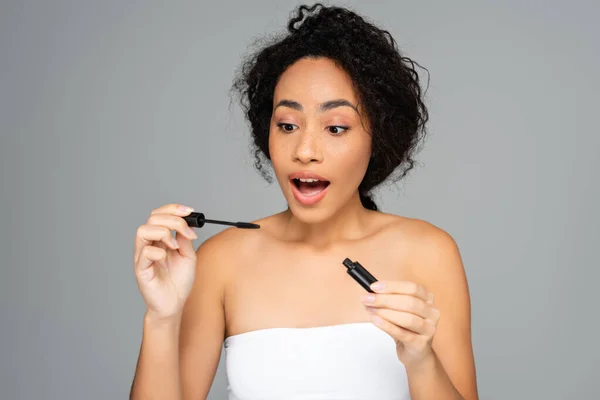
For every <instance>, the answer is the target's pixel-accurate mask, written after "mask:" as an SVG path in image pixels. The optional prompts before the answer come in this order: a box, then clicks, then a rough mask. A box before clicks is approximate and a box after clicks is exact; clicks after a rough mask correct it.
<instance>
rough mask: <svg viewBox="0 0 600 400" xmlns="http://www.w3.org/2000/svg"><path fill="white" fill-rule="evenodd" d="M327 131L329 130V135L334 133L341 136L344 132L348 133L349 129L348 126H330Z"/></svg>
mask: <svg viewBox="0 0 600 400" xmlns="http://www.w3.org/2000/svg"><path fill="white" fill-rule="evenodd" d="M327 130H329V133H333V134H334V135H339V134H340V133H342V131H347V130H348V127H347V126H339V125H337V126H328V127H327Z"/></svg>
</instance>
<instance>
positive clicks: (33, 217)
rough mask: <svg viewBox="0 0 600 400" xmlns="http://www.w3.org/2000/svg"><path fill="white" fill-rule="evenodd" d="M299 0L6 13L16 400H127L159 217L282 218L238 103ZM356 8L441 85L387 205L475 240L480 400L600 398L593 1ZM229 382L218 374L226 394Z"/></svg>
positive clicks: (6, 307) (8, 240)
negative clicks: (257, 60)
mask: <svg viewBox="0 0 600 400" xmlns="http://www.w3.org/2000/svg"><path fill="white" fill-rule="evenodd" d="M295 4H296V3H295V2H292V1H281V0H269V1H266V0H262V1H256V0H255V1H251V2H229V3H228V2H218V3H202V2H161V1H126V2H125V1H115V0H111V1H102V2H100V1H96V2H91V1H53V2H44V1H37V2H34V1H19V2H17V1H12V2H10V1H8V2H7V1H3V2H2V3H1V5H0V57H1V68H0V132H1V143H0V163H1V164H0V166H1V169H0V171H1V179H2V181H1V186H0V188H1V189H0V190H1V191H0V205H1V207H0V226H1V233H2V238H1V240H0V256H1V258H0V260H1V261H0V263H1V267H2V278H0V285H1V287H0V311H1V315H0V338H1V340H0V367H1V371H0V397H1V398H2V399H11V400H12V399H37V398H45V399H119V398H120V399H123V398H126V397H127V393H128V391H129V385H130V383H131V379H132V377H133V372H134V368H135V363H136V360H137V355H138V350H139V344H140V338H141V327H142V315H143V311H144V305H143V303H142V300H141V297H140V296H139V294H138V291H137V287H136V283H135V279H134V276H133V265H132V252H133V238H134V235H135V230H136V228H137V226H138V225H139V224H141V223H143V222H144V221H145V219H146V217H147V215H148V213H149V212H150V210H151V209H152V208H154V207H157V206H159V205H161V204H163V203H167V202H181V203H184V204H189V205H192V206H194V207H196V208H197V209H199V210H201V211H203V212H205V213H206V214H207V215H209V216H211V217H215V218H230V219H232V220H250V219H254V218H259V217H261V216H264V215H267V214H271V213H274V212H277V211H280V210H281V209H282V207H284V206H285V202H284V199H283V197H282V196H281V194H280V192H279V189H278V188H277V187H276V186H275V185H273V186H269V185H268V184H267V183H266V182H264V181H263V180H262V178H261V177H260V175H259V174H258V173H257V172H255V170H254V169H253V167H252V158H251V155H250V153H249V152H248V150H247V145H248V143H249V142H248V133H247V128H246V125H245V122H244V121H243V120H242V119H241V113H240V111H239V108H238V107H237V105H236V104H235V103H234V105H233V106H232V107H231V109H230V104H229V101H230V98H229V95H228V90H229V87H230V83H231V79H232V78H233V74H234V71H235V69H236V68H237V66H238V65H239V62H240V57H241V55H243V54H244V53H245V52H246V51H247V48H248V47H247V46H248V45H249V44H250V43H251V42H252V39H253V38H254V37H256V36H257V35H262V34H265V33H267V34H270V33H274V32H277V31H280V30H281V29H282V28H283V25H284V23H285V21H286V19H287V16H288V13H289V11H290V10H291V9H292V8H293V6H294V5H295ZM346 4H350V5H351V6H353V7H354V8H355V9H356V10H357V11H359V12H361V13H363V14H365V15H366V16H368V17H369V18H371V19H372V20H374V21H376V22H377V23H379V24H380V25H382V26H383V27H385V28H387V29H388V30H389V31H390V32H391V33H392V34H393V35H394V37H395V38H396V39H397V41H398V42H399V44H400V45H401V46H402V48H403V49H404V50H405V51H406V52H407V54H408V55H409V56H411V57H414V58H415V59H416V60H417V61H419V62H420V63H421V64H423V65H424V66H425V67H427V68H428V69H429V71H430V73H431V85H430V88H429V91H428V102H429V104H430V107H431V122H430V125H429V130H430V136H429V140H428V142H427V144H426V147H425V149H424V150H423V151H422V152H421V153H420V156H419V161H420V165H419V166H418V167H417V169H415V170H413V172H412V173H411V175H410V177H409V178H408V179H407V180H406V181H405V182H403V183H402V184H400V185H397V186H393V187H384V188H383V189H382V190H381V191H380V192H379V196H378V201H379V204H380V205H381V206H382V208H383V210H385V211H388V212H394V213H400V214H404V215H408V216H414V217H418V218H423V219H426V220H429V221H431V222H433V223H435V224H436V225H438V226H440V227H442V228H444V229H446V230H447V231H448V232H449V233H450V234H452V235H453V236H454V238H455V239H456V240H457V242H458V243H459V246H460V247H461V251H462V255H463V258H464V263H465V268H466V270H467V274H468V278H469V283H470V288H471V295H472V303H473V342H474V350H475V356H476V362H477V371H478V382H479V388H480V395H481V398H482V399H508V398H510V399H566V398H579V399H591V398H597V397H595V396H598V393H600V391H599V389H598V383H597V381H598V378H599V377H600V373H599V372H600V371H599V367H598V362H599V361H600V351H599V348H598V347H599V346H598V344H597V342H596V341H597V339H598V337H599V334H600V329H599V324H598V315H599V313H598V304H599V302H598V297H597V293H598V292H597V290H596V288H597V282H598V281H599V279H600V274H599V272H598V266H599V262H598V255H597V250H598V246H599V244H600V243H599V242H600V241H599V239H600V234H599V228H598V223H599V222H600V221H599V216H600V215H599V212H598V208H597V206H598V204H600V195H599V190H598V182H599V179H598V177H597V175H598V172H599V171H600V161H599V157H598V151H599V150H600V139H599V138H600V135H599V134H598V133H599V132H598V106H599V102H598V92H599V90H600V78H599V77H598V71H599V70H600V51H599V49H598V37H599V36H600V28H599V27H598V24H597V15H598V11H599V6H598V3H597V2H594V1H588V2H584V1H579V2H572V1H571V2H568V1H563V2H547V1H538V2H534V1H515V0H513V1H502V2H479V1H470V2H467V1H454V2H447V1H435V2H434V1H432V2H399V1H371V2H368V3H367V2H358V1H355V2H350V3H346ZM424 77H426V76H425V75H424ZM218 230H220V228H215V227H206V228H205V229H203V230H201V231H199V235H200V238H199V240H198V243H197V244H200V242H201V241H202V240H203V239H205V238H206V237H208V236H209V235H212V234H214V233H216V232H217V231H218ZM225 385H226V378H225V375H224V365H223V363H222V364H221V365H220V367H219V371H218V373H217V378H216V380H215V382H214V385H213V388H212V390H211V396H210V398H211V399H223V398H225ZM594 394H595V395H594Z"/></svg>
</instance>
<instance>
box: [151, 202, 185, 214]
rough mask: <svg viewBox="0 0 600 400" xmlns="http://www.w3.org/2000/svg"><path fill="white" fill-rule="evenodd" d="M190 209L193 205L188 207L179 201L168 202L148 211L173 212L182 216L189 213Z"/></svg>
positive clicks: (155, 212)
mask: <svg viewBox="0 0 600 400" xmlns="http://www.w3.org/2000/svg"><path fill="white" fill-rule="evenodd" d="M192 211H194V208H193V207H189V206H186V205H183V204H179V203H170V204H165V205H163V206H160V207H158V208H155V209H154V210H152V211H151V212H150V214H151V215H152V214H173V215H179V216H182V217H183V216H186V215H189V214H190V213H191V212H192Z"/></svg>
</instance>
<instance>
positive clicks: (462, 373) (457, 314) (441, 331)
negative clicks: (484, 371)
mask: <svg viewBox="0 0 600 400" xmlns="http://www.w3.org/2000/svg"><path fill="white" fill-rule="evenodd" d="M391 221H392V222H391V223H390V224H389V226H388V232H389V234H390V235H389V236H390V237H393V238H395V239H393V240H401V241H403V242H404V243H406V244H407V245H408V246H402V247H405V248H409V249H410V251H409V252H408V256H407V258H408V260H407V261H408V263H409V264H410V274H409V275H410V276H411V277H412V278H410V279H411V280H412V281H413V282H415V283H417V284H420V285H422V286H424V287H425V289H426V290H427V291H428V292H431V293H432V294H433V295H434V306H435V307H436V308H437V309H438V311H439V312H440V316H441V317H440V320H439V323H438V326H437V330H436V334H435V337H434V339H433V344H432V346H433V349H434V350H435V353H436V355H437V357H438V359H439V360H440V362H441V363H442V365H443V367H444V369H445V371H446V372H447V374H448V376H449V377H450V379H451V381H452V383H453V384H454V386H455V387H456V389H457V390H458V391H459V392H460V393H461V394H462V395H463V397H464V398H467V399H477V398H478V397H477V383H476V372H475V361H474V356H473V348H472V343H471V300H470V294H469V287H468V283H467V277H466V273H465V268H464V266H463V262H462V257H461V254H460V251H459V248H458V245H457V243H456V241H455V240H454V238H453V237H452V236H451V235H450V234H449V233H448V232H447V231H445V230H444V229H442V228H440V227H438V226H435V225H434V224H432V223H430V222H427V221H424V220H419V219H411V218H405V217H398V218H391Z"/></svg>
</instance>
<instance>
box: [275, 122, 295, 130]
mask: <svg viewBox="0 0 600 400" xmlns="http://www.w3.org/2000/svg"><path fill="white" fill-rule="evenodd" d="M277 126H278V127H279V129H280V130H282V131H284V132H292V131H293V130H294V128H295V127H296V128H297V126H296V125H294V124H288V123H285V122H282V123H279V124H277Z"/></svg>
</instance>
